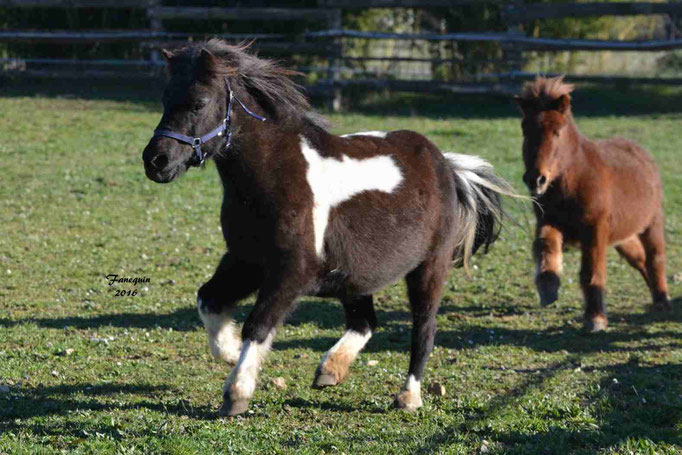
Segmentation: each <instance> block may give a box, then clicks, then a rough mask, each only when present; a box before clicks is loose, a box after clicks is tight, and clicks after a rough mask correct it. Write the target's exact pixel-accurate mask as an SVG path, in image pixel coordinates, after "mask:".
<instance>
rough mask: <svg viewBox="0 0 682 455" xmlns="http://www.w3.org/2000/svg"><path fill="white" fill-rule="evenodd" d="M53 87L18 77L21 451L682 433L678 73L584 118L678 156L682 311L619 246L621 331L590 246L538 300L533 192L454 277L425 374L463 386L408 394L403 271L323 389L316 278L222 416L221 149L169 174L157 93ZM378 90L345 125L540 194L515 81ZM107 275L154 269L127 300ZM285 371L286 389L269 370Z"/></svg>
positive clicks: (337, 310) (681, 187) (1, 434)
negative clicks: (421, 140) (410, 143)
mask: <svg viewBox="0 0 682 455" xmlns="http://www.w3.org/2000/svg"><path fill="white" fill-rule="evenodd" d="M43 84H44V83H41V84H36V85H34V86H28V87H23V88H16V89H12V88H7V87H6V88H5V89H3V92H1V93H0V95H1V96H0V137H1V138H2V140H0V158H1V160H2V174H1V180H0V277H1V278H0V309H1V310H2V313H1V314H0V453H10V454H36V453H96V454H114V453H121V454H132V453H139V454H152V453H164V454H165V453H172V454H176V453H177V454H190V453H258V454H265V453H294V452H295V453H311V454H319V453H326V454H336V453H339V454H340V453H346V454H358V453H371V454H384V453H396V454H412V453H463V454H470V453H491V454H492V453H516V454H535V453H539V454H545V453H547V454H565V453H585V454H591V453H622V454H631V453H645V454H653V453H682V349H681V347H682V346H681V345H682V305H681V304H682V301H681V300H680V299H679V296H680V295H682V283H680V281H681V279H680V272H682V259H681V258H680V253H681V252H682V246H681V244H680V238H681V236H682V159H681V157H682V155H681V153H682V134H681V133H682V107H680V106H682V94H681V93H680V92H674V91H670V92H663V91H657V92H646V91H644V90H638V91H634V90H633V91H630V92H627V93H625V94H623V93H621V92H619V91H614V92H599V91H596V90H585V91H582V92H578V93H577V94H576V102H577V107H576V111H577V115H578V117H579V118H578V124H579V127H580V128H581V129H582V131H583V132H584V133H586V134H588V135H591V136H593V137H602V138H603V137H608V136H612V135H622V136H626V137H630V138H633V139H636V140H637V141H639V142H640V143H641V144H642V145H644V146H646V147H647V148H649V149H650V150H651V151H652V152H653V154H654V155H655V157H656V159H657V160H658V162H659V164H660V166H661V168H662V173H663V178H664V185H665V189H666V203H665V204H666V213H667V225H666V235H667V239H668V258H669V259H668V260H669V265H668V275H669V276H670V278H671V283H670V285H671V294H672V296H673V298H676V300H675V302H674V305H675V309H674V310H673V312H671V313H666V314H652V313H649V312H647V306H648V304H649V294H648V292H647V290H646V288H645V286H644V283H643V282H642V280H641V278H640V277H639V276H638V274H637V273H636V272H635V271H634V270H632V269H630V268H629V267H628V266H627V265H626V264H625V263H624V262H623V261H622V260H620V259H619V258H618V256H617V255H616V254H615V252H614V251H611V252H610V253H609V256H608V273H609V282H608V290H609V292H608V295H607V299H608V305H609V309H610V323H611V325H610V327H609V329H608V330H607V331H606V332H605V333H599V334H595V335H589V334H585V333H583V332H582V330H581V322H582V309H581V306H582V302H581V297H580V291H579V287H578V285H577V269H578V262H579V258H578V254H577V252H576V251H570V252H568V253H567V255H566V272H565V275H564V280H563V288H562V292H561V296H560V301H559V303H558V304H557V305H555V306H552V307H550V308H546V309H542V308H540V307H539V306H538V304H537V298H536V295H535V291H534V288H533V285H532V274H533V265H532V262H531V260H530V243H531V233H532V215H531V210H530V207H529V206H527V205H523V204H521V205H518V204H517V205H513V204H512V205H510V212H511V213H512V215H513V217H514V218H515V220H516V223H515V224H514V223H510V224H509V225H508V228H507V230H506V231H504V233H503V237H502V239H501V240H500V241H499V242H498V243H497V244H496V245H495V246H494V247H493V249H492V251H491V252H490V253H489V254H488V255H487V256H482V257H477V258H476V259H475V261H474V264H475V267H474V269H473V270H472V273H471V276H470V277H466V276H465V274H464V273H463V272H462V271H461V270H453V272H452V273H451V275H450V278H449V281H448V285H447V291H446V295H445V298H444V300H443V304H442V308H441V311H440V313H439V316H438V327H439V332H438V335H437V338H436V348H435V350H434V352H433V355H432V357H431V361H430V363H429V365H428V368H427V372H426V375H425V381H424V384H425V385H428V384H429V383H431V382H439V383H441V384H443V385H444V386H445V388H446V395H445V396H444V397H436V396H430V395H428V394H427V393H426V391H424V398H425V400H424V401H425V405H424V407H423V408H422V409H420V410H419V411H418V412H417V413H415V414H408V413H405V412H399V411H396V410H394V409H392V396H393V394H395V393H396V392H397V391H398V390H399V388H400V386H401V384H402V382H403V381H404V378H405V374H406V370H407V363H408V346H409V330H410V323H409V313H408V312H407V306H406V303H405V300H406V297H405V292H404V291H405V290H404V286H403V285H402V284H397V285H395V286H393V287H391V288H389V289H387V290H385V291H384V292H382V293H381V294H379V295H378V296H377V310H378V317H379V321H380V328H379V329H378V331H377V333H376V334H375V336H374V337H373V338H372V339H371V340H370V342H369V344H368V345H367V348H366V349H365V350H364V351H363V353H362V354H361V355H360V357H359V358H358V360H357V361H356V363H355V364H354V365H353V366H352V368H351V375H350V377H349V379H348V380H347V382H345V383H344V384H342V385H340V386H338V387H336V388H334V389H326V390H324V391H317V390H313V389H311V388H310V384H311V382H312V379H313V373H314V370H315V367H316V365H317V363H318V361H319V359H320V357H321V356H322V354H323V352H324V351H325V350H327V349H328V348H329V347H330V346H331V345H332V344H333V343H334V342H335V341H336V339H338V337H339V336H340V335H341V333H342V330H343V314H342V310H341V307H340V305H338V304H337V303H336V302H333V301H327V300H320V299H304V300H303V301H301V303H300V304H299V306H298V309H297V310H296V311H295V312H294V313H293V314H292V315H291V316H290V317H289V319H288V322H287V323H286V325H285V326H284V327H283V328H282V329H281V330H280V332H279V333H278V337H277V339H276V341H275V344H274V350H273V351H272V353H271V355H270V356H269V359H268V361H267V362H266V364H265V367H264V369H263V371H262V374H261V386H260V387H259V389H258V390H257V392H256V395H255V397H254V400H253V402H252V404H251V408H250V411H249V413H248V414H247V415H246V416H244V417H237V418H229V419H227V418H226V419H219V418H217V417H216V410H217V408H218V407H219V405H220V403H221V393H220V391H221V387H222V383H223V381H224V379H225V377H226V375H227V373H228V371H229V370H228V368H227V366H225V365H222V364H219V363H217V362H216V361H214V360H212V359H211V358H210V356H209V353H208V348H207V345H206V336H205V334H204V330H203V327H201V325H200V321H199V318H198V316H197V314H196V311H195V300H194V295H195V292H196V289H197V288H198V287H199V286H200V284H201V283H203V282H204V281H205V280H206V279H207V278H208V277H209V276H210V275H211V273H212V272H213V270H214V267H215V266H216V264H217V261H218V260H219V258H220V256H221V254H222V253H223V242H222V235H221V232H220V229H219V221H218V210H219V204H220V200H221V188H220V185H219V181H218V176H217V174H216V172H215V171H214V169H213V166H212V165H211V164H209V165H208V166H207V169H205V170H203V171H200V170H193V171H191V172H189V173H188V174H187V175H185V176H184V177H183V178H182V179H181V180H179V181H177V182H175V183H173V184H171V185H166V186H162V185H158V184H155V183H153V182H151V181H149V180H147V179H146V178H145V176H144V172H143V169H142V163H141V159H140V156H141V151H142V148H143V147H144V145H145V144H146V142H147V140H148V138H149V136H150V134H151V132H152V130H153V128H154V127H155V125H156V123H157V121H158V119H159V113H160V105H159V104H158V103H157V102H156V101H155V99H154V98H150V96H147V94H145V90H139V91H135V92H129V93H128V92H125V91H122V89H110V88H109V89H108V88H106V87H99V88H98V87H93V86H90V85H89V84H83V86H82V87H77V86H76V87H68V86H66V87H62V88H61V89H59V90H57V89H54V87H53V86H52V87H48V86H46V85H43ZM33 92H39V94H38V95H35V96H32V94H33ZM68 93H76V94H77V96H59V95H64V94H68ZM375 101H376V102H375V103H374V104H372V105H367V106H364V107H362V108H361V109H359V110H358V111H355V112H351V113H346V114H339V115H332V116H331V119H332V120H333V122H334V125H335V126H334V131H335V132H338V133H346V132H352V131H359V130H368V129H379V130H391V129H399V128H409V129H413V130H416V131H419V132H422V133H424V134H426V135H427V136H429V137H430V138H431V139H432V140H433V141H435V142H436V144H438V145H439V146H440V147H441V148H442V149H443V150H447V151H455V152H459V153H471V154H478V155H481V156H483V157H485V158H486V159H488V160H490V161H491V162H492V163H493V164H494V165H495V167H496V168H497V169H498V171H499V173H500V174H501V175H503V176H504V177H506V178H507V179H509V180H510V181H511V182H513V184H514V186H515V187H516V188H517V189H519V190H520V191H523V188H522V185H521V178H520V177H521V173H522V170H521V167H522V164H521V160H520V146H521V138H520V128H519V119H518V118H517V117H518V116H517V112H516V110H515V108H514V106H513V105H512V103H510V102H509V101H508V100H501V99H479V98H466V97H464V98H462V97H457V98H455V97H446V98H442V97H441V98H419V97H410V96H406V97H402V98H400V99H399V101H398V102H395V101H392V102H382V101H380V100H375ZM109 274H118V275H121V276H148V277H150V279H151V282H150V283H148V284H143V285H139V286H137V287H131V289H137V290H138V294H137V295H136V296H125V297H121V296H119V297H116V296H114V291H115V288H113V287H110V286H108V283H107V280H106V279H105V276H106V275H109ZM674 275H677V282H672V281H673V280H672V278H673V276H674ZM119 289H126V287H125V286H123V287H121V286H119ZM250 307H251V304H250V301H247V302H245V303H244V304H243V305H242V306H241V307H240V308H239V309H238V311H237V318H238V319H239V320H240V321H243V319H244V318H245V315H246V314H247V313H248V311H249V309H250ZM370 360H376V361H377V362H378V363H377V364H376V365H374V362H370ZM279 376H281V377H283V378H284V380H285V381H286V384H287V386H288V387H287V388H286V389H284V390H280V389H278V388H275V387H271V386H269V385H268V384H269V381H270V380H271V379H272V378H275V377H279Z"/></svg>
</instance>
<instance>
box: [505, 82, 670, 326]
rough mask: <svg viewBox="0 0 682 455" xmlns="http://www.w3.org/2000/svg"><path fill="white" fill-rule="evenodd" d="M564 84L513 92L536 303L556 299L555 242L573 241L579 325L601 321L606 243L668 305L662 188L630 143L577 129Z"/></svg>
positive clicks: (646, 158) (558, 254)
mask: <svg viewBox="0 0 682 455" xmlns="http://www.w3.org/2000/svg"><path fill="white" fill-rule="evenodd" d="M572 90H573V85H570V84H566V83H564V82H563V77H556V78H551V79H547V78H537V79H536V80H535V81H534V82H529V83H526V85H525V86H524V87H523V89H522V92H521V95H520V96H517V97H516V102H517V103H518V105H519V106H520V108H521V111H522V113H523V121H522V123H521V126H522V129H523V161H524V163H525V166H526V172H525V174H524V175H523V181H524V182H525V184H526V186H528V189H529V190H530V192H531V194H532V195H533V196H534V198H535V200H536V201H537V204H536V205H535V216H536V218H537V230H536V237H535V241H534V243H533V252H534V256H535V260H536V261H537V275H536V277H535V284H536V286H537V289H538V293H539V295H540V303H541V304H542V305H543V306H544V305H548V304H550V303H552V302H554V301H556V300H557V298H558V290H559V275H560V273H561V269H562V248H563V246H564V245H565V244H571V243H576V244H579V245H580V247H581V249H582V264H581V269H580V284H581V286H582V289H583V294H584V296H585V325H586V328H588V329H589V330H591V331H600V330H603V329H605V328H606V326H607V323H608V321H607V318H606V308H605V305H604V296H603V295H604V286H605V284H606V247H607V246H609V245H614V246H615V247H616V250H617V251H618V252H619V253H620V255H621V256H623V257H624V258H625V259H626V260H627V262H628V263H629V264H630V265H632V266H633V267H634V268H636V269H637V270H638V271H639V272H640V273H641V274H642V276H643V277H644V280H645V281H646V282H647V284H648V286H649V289H650V290H651V295H652V298H653V302H654V308H660V309H669V308H670V298H669V296H668V286H667V283H666V276H665V242H664V239H663V207H662V200H663V189H662V185H661V178H660V177H659V174H658V168H657V167H656V164H655V163H654V160H653V159H652V157H651V155H649V153H648V152H647V151H646V150H644V149H642V148H641V147H639V146H638V145H637V144H635V143H634V142H632V141H628V140H625V139H608V140H602V141H592V140H590V139H588V138H586V137H585V136H583V135H582V134H580V132H579V131H578V128H577V127H576V125H575V123H574V121H573V116H572V113H571V98H570V93H571V91H572Z"/></svg>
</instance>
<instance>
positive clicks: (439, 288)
mask: <svg viewBox="0 0 682 455" xmlns="http://www.w3.org/2000/svg"><path fill="white" fill-rule="evenodd" d="M448 269H449V260H448V258H447V257H441V258H437V259H435V258H434V259H433V260H429V261H427V262H425V263H423V264H421V265H420V266H419V267H417V269H415V270H414V271H412V272H410V273H409V274H408V275H407V277H406V281H407V291H408V295H409V298H410V306H411V309H412V347H411V352H410V368H409V370H408V372H407V380H406V381H405V385H404V386H403V388H402V390H401V391H400V393H399V394H398V396H396V398H395V405H396V407H398V408H403V409H406V410H408V411H414V410H415V409H417V408H419V407H420V406H421V405H422V399H421V379H422V374H423V373H424V368H425V367H426V362H427V360H428V359H429V355H430V354H431V351H432V350H433V339H434V337H435V334H436V313H437V312H438V307H439V305H440V298H441V294H442V292H443V286H444V285H445V278H446V276H447V273H448Z"/></svg>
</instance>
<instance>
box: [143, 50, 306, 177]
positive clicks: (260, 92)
mask: <svg viewBox="0 0 682 455" xmlns="http://www.w3.org/2000/svg"><path fill="white" fill-rule="evenodd" d="M162 54H163V56H164V59H165V60H166V63H167V70H168V71H167V72H168V75H169V80H168V83H167V85H166V88H165V90H164V93H163V116H162V117H161V121H160V122H159V125H158V127H157V129H160V130H167V131H173V132H176V133H180V134H181V135H184V136H189V137H201V136H202V135H204V134H206V133H208V132H209V131H211V130H213V129H214V128H216V127H217V126H219V125H220V123H221V122H222V121H223V120H224V119H225V115H226V110H227V105H228V89H227V84H226V80H228V81H229V84H230V87H231V89H232V91H234V93H235V95H238V96H239V97H240V99H241V100H242V102H244V103H245V104H246V105H248V106H249V108H250V109H252V110H253V111H255V112H258V113H262V114H263V115H264V116H266V117H267V118H268V120H270V121H272V122H275V123H277V124H278V126H279V127H283V128H287V127H291V126H292V125H296V124H300V123H301V122H302V121H304V120H305V119H307V118H308V117H309V113H310V105H309V104H308V101H307V100H306V98H305V96H304V95H303V94H302V93H301V92H300V91H299V88H298V86H297V85H296V84H295V83H294V82H293V81H292V80H291V79H290V76H291V75H293V74H297V73H295V72H293V71H289V70H286V69H283V68H281V67H279V66H278V65H277V64H276V63H274V62H272V61H270V60H266V59H261V58H257V57H256V56H254V55H252V54H250V53H248V52H247V46H231V45H228V44H227V43H225V42H224V41H221V40H217V39H214V40H210V41H208V42H205V43H198V44H194V45H191V46H187V47H184V48H181V49H178V50H176V51H173V52H171V51H167V50H164V51H162ZM234 110H235V109H234V105H233V111H234ZM236 117H237V118H238V117H239V116H238V115H237V116H236ZM235 120H236V119H235ZM237 130H238V128H235V127H233V131H234V132H236V131H237ZM201 148H202V152H203V154H204V155H205V156H209V157H210V156H216V155H218V154H220V153H221V152H222V151H223V150H224V149H225V135H221V136H220V137H217V138H214V139H212V140H210V141H207V142H206V143H205V144H202V146H201ZM194 155H195V154H194V150H193V149H192V146H191V145H190V144H186V143H183V142H181V141H178V140H176V139H174V138H172V137H166V136H160V135H155V136H154V137H152V139H151V140H150V141H149V143H148V144H147V146H146V147H145V149H144V152H143V154H142V158H143V160H144V167H145V172H146V174H147V177H149V178H150V179H151V180H153V181H155V182H159V183H167V182H170V181H172V180H173V179H175V178H176V177H178V176H179V175H181V174H182V173H183V172H184V171H186V170H187V169H188V168H189V167H190V166H191V165H193V164H194V163H195V161H194Z"/></svg>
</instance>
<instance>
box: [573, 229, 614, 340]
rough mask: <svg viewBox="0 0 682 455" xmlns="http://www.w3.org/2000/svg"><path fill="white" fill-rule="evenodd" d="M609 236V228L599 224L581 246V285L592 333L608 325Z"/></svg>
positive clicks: (587, 320) (586, 323)
mask: <svg viewBox="0 0 682 455" xmlns="http://www.w3.org/2000/svg"><path fill="white" fill-rule="evenodd" d="M608 235H609V231H608V227H607V226H606V225H605V224H604V223H601V224H598V225H597V226H595V228H594V229H593V232H592V235H590V236H589V237H587V238H585V239H584V240H583V241H582V245H581V247H582V248H581V249H582V260H581V267H580V285H581V287H582V289H583V294H584V296H585V328H586V329H587V330H589V331H590V332H600V331H602V330H604V329H606V326H607V325H608V319H607V318H606V304H605V303H604V287H605V286H606V248H607V245H608Z"/></svg>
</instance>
